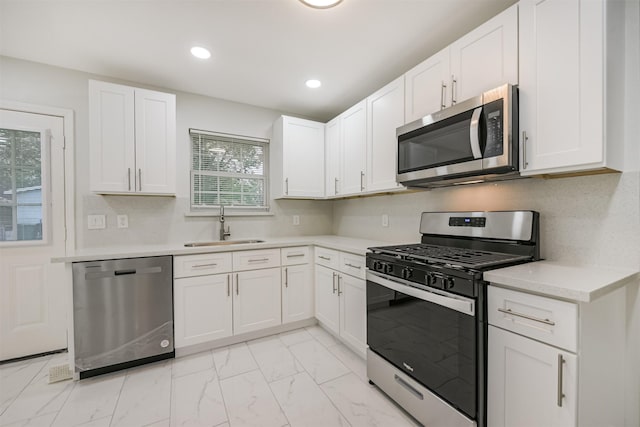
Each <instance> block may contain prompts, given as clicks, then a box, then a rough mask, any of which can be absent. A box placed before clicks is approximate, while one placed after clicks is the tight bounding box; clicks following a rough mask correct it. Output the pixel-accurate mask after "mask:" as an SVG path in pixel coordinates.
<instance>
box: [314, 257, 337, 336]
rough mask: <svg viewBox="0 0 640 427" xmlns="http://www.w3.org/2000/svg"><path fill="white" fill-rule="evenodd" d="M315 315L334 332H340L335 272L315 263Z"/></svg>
mask: <svg viewBox="0 0 640 427" xmlns="http://www.w3.org/2000/svg"><path fill="white" fill-rule="evenodd" d="M315 277H316V280H315V286H316V317H317V318H318V320H319V321H320V322H322V324H323V325H324V326H326V327H327V328H329V329H331V330H332V331H333V332H335V333H336V334H338V333H340V300H339V299H338V289H337V283H336V282H337V280H338V279H337V277H336V272H335V271H333V270H331V269H330V268H327V267H322V266H320V265H317V264H316V276H315Z"/></svg>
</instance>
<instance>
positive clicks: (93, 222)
mask: <svg viewBox="0 0 640 427" xmlns="http://www.w3.org/2000/svg"><path fill="white" fill-rule="evenodd" d="M87 228H88V229H89V230H102V229H104V228H107V217H106V215H87Z"/></svg>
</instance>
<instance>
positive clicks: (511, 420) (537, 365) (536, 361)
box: [487, 326, 578, 427]
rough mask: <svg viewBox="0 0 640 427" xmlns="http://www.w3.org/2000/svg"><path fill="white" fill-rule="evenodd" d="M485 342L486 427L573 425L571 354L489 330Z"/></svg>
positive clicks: (574, 374) (574, 398)
mask: <svg viewBox="0 0 640 427" xmlns="http://www.w3.org/2000/svg"><path fill="white" fill-rule="evenodd" d="M488 341H489V350H488V353H489V354H488V363H487V365H488V366H487V378H488V380H487V382H488V384H487V389H488V393H487V396H488V399H487V421H488V422H487V425H490V426H495V427H520V426H521V427H537V426H548V427H561V426H576V425H577V415H576V408H577V403H578V396H577V390H578V388H577V358H576V356H575V355H574V354H571V353H567V352H566V351H562V350H559V349H557V348H555V347H551V346H550V345H546V344H542V343H540V342H538V341H534V340H532V339H529V338H525V337H522V336H520V335H518V334H514V333H512V332H507V331H504V330H502V329H499V328H496V327H494V326H489V340H488ZM561 361H562V362H561Z"/></svg>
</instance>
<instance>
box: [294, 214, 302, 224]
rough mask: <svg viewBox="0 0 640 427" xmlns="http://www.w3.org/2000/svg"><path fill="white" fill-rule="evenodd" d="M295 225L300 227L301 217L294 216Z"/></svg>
mask: <svg viewBox="0 0 640 427" xmlns="http://www.w3.org/2000/svg"><path fill="white" fill-rule="evenodd" d="M293 225H300V215H294V216H293Z"/></svg>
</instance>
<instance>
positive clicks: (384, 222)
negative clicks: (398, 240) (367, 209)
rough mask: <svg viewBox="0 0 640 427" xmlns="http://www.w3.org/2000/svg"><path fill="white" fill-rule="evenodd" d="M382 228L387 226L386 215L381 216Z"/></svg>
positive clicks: (387, 216)
mask: <svg viewBox="0 0 640 427" xmlns="http://www.w3.org/2000/svg"><path fill="white" fill-rule="evenodd" d="M382 226H383V227H388V226H389V215H387V214H383V215H382Z"/></svg>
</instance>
